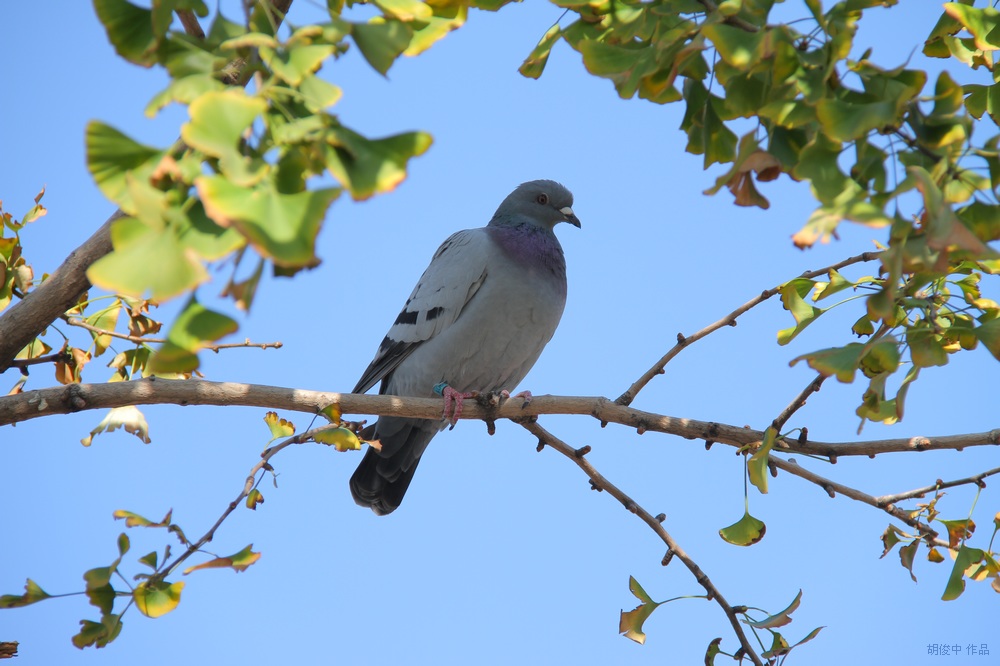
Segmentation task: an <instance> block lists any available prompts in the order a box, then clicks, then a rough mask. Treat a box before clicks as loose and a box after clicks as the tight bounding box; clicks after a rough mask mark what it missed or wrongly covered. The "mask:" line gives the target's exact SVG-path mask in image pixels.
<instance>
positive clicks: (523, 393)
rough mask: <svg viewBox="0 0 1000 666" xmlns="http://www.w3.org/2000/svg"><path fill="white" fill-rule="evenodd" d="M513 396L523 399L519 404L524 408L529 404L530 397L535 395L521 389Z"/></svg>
mask: <svg viewBox="0 0 1000 666" xmlns="http://www.w3.org/2000/svg"><path fill="white" fill-rule="evenodd" d="M514 397H515V398H521V399H522V400H524V402H523V403H522V404H521V409H524V408H525V407H527V406H528V405H530V404H531V399H532V398H533V397H535V396H533V395H531V391H521V392H520V393H518V394H517V395H515V396H514Z"/></svg>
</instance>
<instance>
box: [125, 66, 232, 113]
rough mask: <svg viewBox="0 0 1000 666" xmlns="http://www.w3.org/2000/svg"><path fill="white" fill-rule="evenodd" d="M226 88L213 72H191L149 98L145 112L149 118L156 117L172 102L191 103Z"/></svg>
mask: <svg viewBox="0 0 1000 666" xmlns="http://www.w3.org/2000/svg"><path fill="white" fill-rule="evenodd" d="M225 88H226V86H225V84H224V83H222V82H221V81H219V80H218V79H217V78H215V77H214V76H212V75H211V74H191V75H189V76H184V77H181V78H174V79H173V80H172V81H171V82H170V84H169V85H168V86H167V87H166V88H164V89H163V90H161V91H160V92H158V93H156V95H154V96H153V99H151V100H149V103H148V104H147V105H146V109H145V111H144V113H145V114H146V117H147V118H154V117H155V116H156V114H157V113H158V112H159V111H160V110H161V109H162V108H163V107H165V106H167V105H168V104H170V103H171V102H179V103H181V104H191V103H192V102H194V101H195V100H197V99H198V98H200V97H201V96H202V95H205V94H207V93H210V92H216V91H221V90H225Z"/></svg>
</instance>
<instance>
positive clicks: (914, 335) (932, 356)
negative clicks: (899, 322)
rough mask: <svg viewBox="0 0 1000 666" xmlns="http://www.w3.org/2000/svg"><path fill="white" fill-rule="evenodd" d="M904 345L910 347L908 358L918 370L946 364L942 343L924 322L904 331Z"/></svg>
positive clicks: (945, 354)
mask: <svg viewBox="0 0 1000 666" xmlns="http://www.w3.org/2000/svg"><path fill="white" fill-rule="evenodd" d="M906 343H907V344H908V345H909V346H910V358H911V359H912V360H913V364H914V365H915V366H917V367H918V368H929V367H932V366H936V365H947V364H948V353H947V352H946V351H945V349H944V343H943V342H942V341H941V338H940V336H939V335H938V334H937V333H936V332H935V331H934V329H933V328H931V326H930V325H929V324H927V323H926V322H918V324H916V325H914V326H913V327H911V328H908V329H907V330H906Z"/></svg>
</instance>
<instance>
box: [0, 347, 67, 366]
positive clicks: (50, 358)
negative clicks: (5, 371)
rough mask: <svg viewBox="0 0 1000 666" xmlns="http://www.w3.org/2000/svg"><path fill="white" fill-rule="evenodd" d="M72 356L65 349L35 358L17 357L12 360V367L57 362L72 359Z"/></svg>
mask: <svg viewBox="0 0 1000 666" xmlns="http://www.w3.org/2000/svg"><path fill="white" fill-rule="evenodd" d="M70 358H71V356H70V355H69V354H67V353H66V352H64V351H61V352H56V353H54V354H46V355H45V356H36V357H35V358H15V359H14V360H13V361H11V362H10V367H12V368H20V369H23V368H27V367H28V366H31V365H40V364H42V363H57V362H59V361H66V360H68V359H70Z"/></svg>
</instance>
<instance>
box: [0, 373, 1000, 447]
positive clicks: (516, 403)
mask: <svg viewBox="0 0 1000 666" xmlns="http://www.w3.org/2000/svg"><path fill="white" fill-rule="evenodd" d="M333 403H337V404H339V405H340V409H341V412H342V413H344V414H372V415H378V416H409V417H415V418H422V419H439V418H441V412H442V403H441V400H440V399H436V398H405V397H400V396H394V395H358V394H355V393H327V392H322V391H307V390H304V389H293V388H284V387H280V386H265V385H260V384H238V383H234V382H210V381H205V380H201V379H159V378H156V377H151V378H147V379H140V380H135V381H128V382H114V383H109V384H70V385H68V386H57V387H54V388H45V389H39V390H36V391H25V392H24V393H18V394H15V395H8V396H3V397H0V426H3V425H7V424H11V423H20V422H22V421H28V420H31V419H35V418H39V417H43V416H52V415H54V414H70V413H73V412H79V411H85V410H90V409H109V408H113V407H124V406H126V405H152V404H172V405H182V406H186V405H218V406H227V405H232V406H242V407H261V408H268V409H283V410H288V411H295V412H306V413H309V414H315V413H317V412H318V411H320V410H321V409H323V408H324V407H326V406H328V405H330V404H333ZM541 414H577V415H587V416H591V417H593V418H595V419H597V420H599V421H600V422H601V423H602V424H606V423H618V424H620V425H624V426H627V427H630V428H635V429H636V431H637V432H639V433H640V434H642V433H643V432H647V431H655V432H662V433H665V434H668V435H677V436H679V437H683V438H685V439H703V440H705V441H707V442H719V443H722V444H726V445H727V446H733V447H736V448H739V447H743V446H746V445H748V444H755V443H759V442H760V441H761V440H762V439H763V437H764V433H763V432H762V431H760V430H751V429H750V428H744V427H740V426H734V425H727V424H723V423H712V422H708V421H696V420H694V419H685V418H678V417H674V416H666V415H664V414H654V413H652V412H644V411H640V410H638V409H633V408H631V407H625V406H623V405H619V404H616V403H615V402H612V401H611V400H609V399H608V398H604V397H600V396H552V395H541V396H535V397H534V398H532V400H531V402H530V403H528V404H527V405H524V406H522V402H521V401H520V400H507V401H506V402H504V403H503V404H501V405H500V406H499V407H496V408H487V407H483V406H482V405H479V404H478V403H476V402H475V401H473V400H470V401H468V402H467V403H466V405H465V408H464V409H463V411H462V415H461V418H463V419H476V420H483V421H485V420H489V419H493V420H496V419H511V420H518V419H522V418H524V417H529V416H539V415H541ZM998 444H1000V429H994V430H990V431H988V432H980V433H966V434H961V435H948V436H945V437H908V438H907V437H903V438H897V439H881V440H868V441H863V442H817V441H809V440H806V441H801V442H800V441H798V440H795V439H786V438H781V439H779V440H778V441H777V443H776V444H775V447H774V452H775V453H799V454H810V455H816V456H823V457H826V458H829V459H830V461H831V462H834V461H836V459H837V458H838V457H840V456H869V457H874V456H876V455H879V454H883V453H895V452H903V451H932V450H956V451H960V450H962V449H964V448H966V447H970V446H996V445H998Z"/></svg>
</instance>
